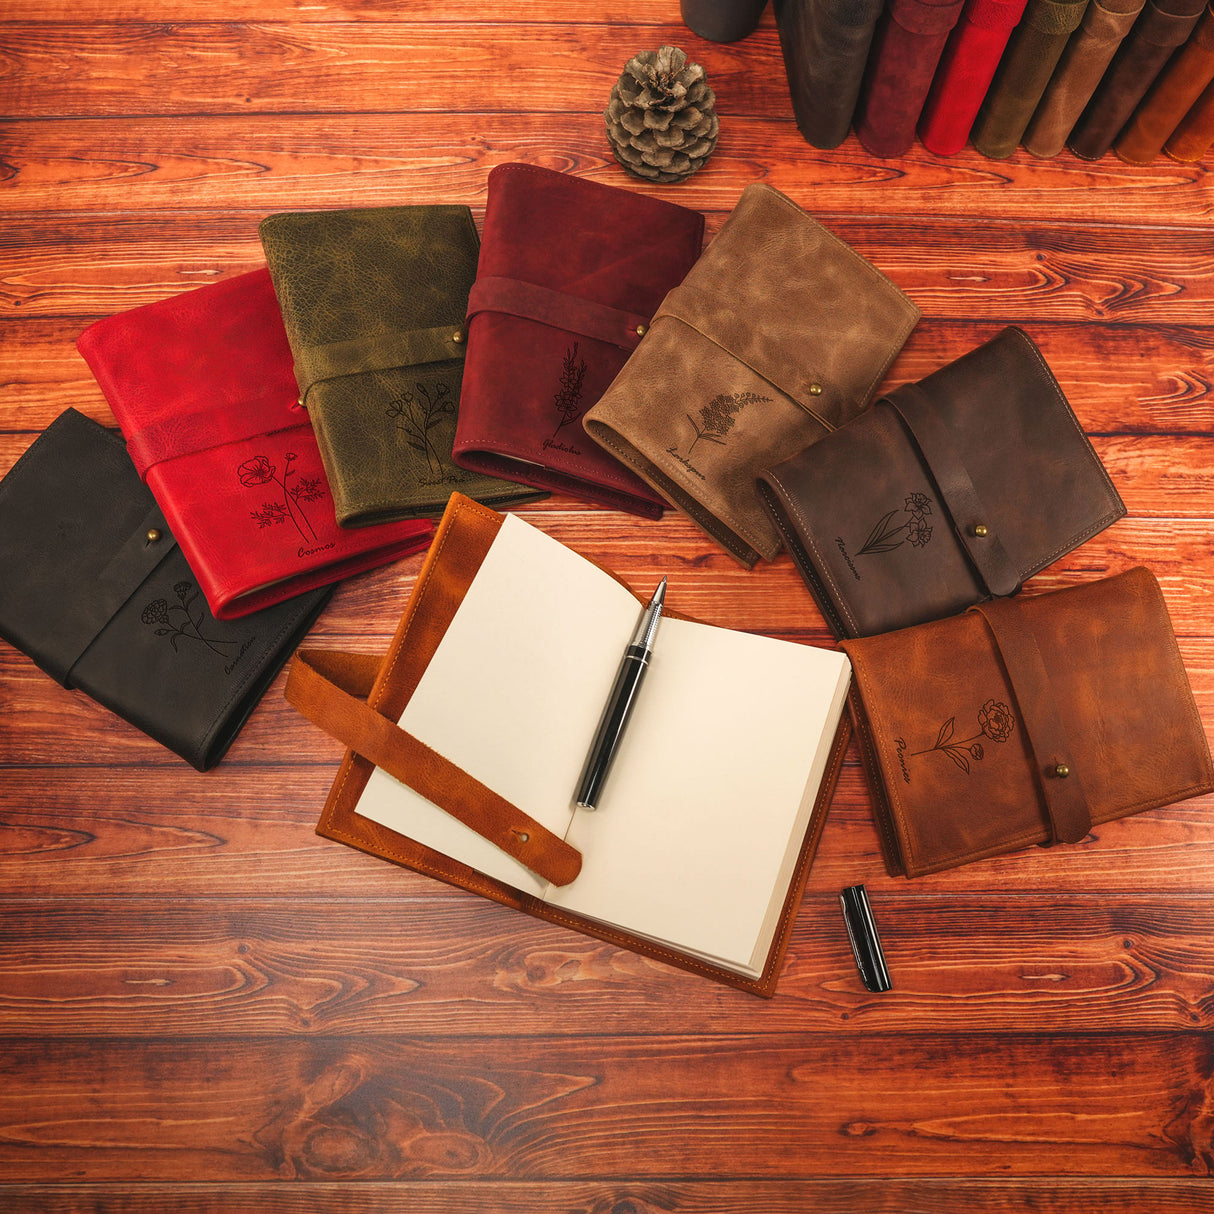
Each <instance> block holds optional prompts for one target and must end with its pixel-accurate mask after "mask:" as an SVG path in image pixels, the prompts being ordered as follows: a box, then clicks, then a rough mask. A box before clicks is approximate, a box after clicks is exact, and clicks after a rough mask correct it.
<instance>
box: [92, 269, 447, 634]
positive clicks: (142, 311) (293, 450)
mask: <svg viewBox="0 0 1214 1214" xmlns="http://www.w3.org/2000/svg"><path fill="white" fill-rule="evenodd" d="M76 345H77V348H78V349H79V350H80V353H81V354H82V355H83V356H84V358H85V361H86V362H87V363H88V364H89V367H90V368H91V370H92V372H93V374H94V375H95V376H96V377H97V382H98V383H99V384H100V385H101V388H102V391H103V392H104V393H105V395H106V399H107V400H108V401H109V403H110V407H111V408H112V409H113V411H114V416H115V417H116V418H117V419H118V424H119V425H120V426H121V427H122V432H123V434H124V435H125V436H126V440H127V450H128V451H129V452H130V455H131V458H132V459H133V461H134V463H135V467H136V468H137V469H138V470H139V475H140V476H141V477H142V478H143V480H144V482H145V483H146V484H147V486H148V488H149V489H150V490H151V491H152V495H153V496H154V497H155V499H156V502H157V504H158V505H159V507H160V509H161V510H163V511H164V516H165V518H166V520H167V521H168V524H169V526H170V528H171V529H172V531H173V535H174V536H175V537H176V540H177V543H178V544H179V545H180V546H181V550H182V552H183V553H184V554H185V557H186V560H187V561H188V562H189V564H190V568H191V569H193V571H194V573H195V575H196V577H197V578H198V583H199V585H200V587H201V588H202V591H203V593H204V594H205V596H206V600H207V602H208V604H209V605H210V607H211V610H212V611H213V612H214V613H215V616H216V618H217V619H235V618H236V617H238V616H243V615H248V614H249V613H250V612H253V611H259V610H261V609H262V608H264V607H268V606H270V605H271V604H273V603H281V602H282V601H283V600H285V599H289V598H293V597H294V596H295V595H297V594H301V593H303V592H304V591H305V590H312V589H315V588H316V587H318V586H326V585H329V584H330V583H332V582H336V581H338V580H339V579H341V578H344V577H349V576H350V575H351V574H354V573H359V572H361V571H362V570H364V569H374V568H376V567H377V566H379V565H383V564H385V563H387V562H388V561H394V560H396V559H398V558H399V557H402V556H405V555H407V554H408V553H411V552H416V551H418V550H419V549H421V548H424V547H425V546H426V544H428V543H429V541H430V537H431V536H432V535H433V533H434V528H433V524H432V523H430V522H429V521H426V520H423V521H416V522H398V523H384V524H379V525H377V526H373V527H365V528H362V529H361V530H357V531H354V530H345V529H343V528H341V527H339V526H338V525H337V520H336V518H335V516H334V511H333V499H332V497H331V496H330V493H329V486H328V482H327V481H326V479H325V473H324V468H323V466H322V465H321V460H320V452H319V450H318V449H317V446H316V438H315V437H314V435H313V433H312V425H311V423H310V422H309V420H308V415H307V413H305V412H304V411H303V410H301V409H298V408H297V407H296V399H297V396H298V393H297V391H296V386H295V376H294V372H293V371H292V363H291V351H290V347H289V346H288V345H287V338H286V334H285V332H284V330H283V324H282V317H281V316H280V314H279V311H278V304H277V301H276V299H275V296H274V288H273V286H272V284H271V282H270V275H269V273H268V272H267V271H266V270H255V271H254V272H253V273H251V274H241V275H238V276H237V277H235V278H228V279H225V280H224V281H222V282H217V283H212V284H210V285H208V286H205V287H199V288H198V289H197V290H195V291H187V292H186V293H185V294H183V295H177V296H175V297H173V298H172V299H165V300H161V301H159V302H157V303H153V304H147V305H145V306H144V307H141V308H135V309H133V310H132V311H129V312H121V313H119V314H118V315H116V316H110V317H107V318H106V319H105V320H100V321H98V322H97V323H96V324H93V325H90V326H89V328H87V329H85V331H84V332H83V333H82V334H81V335H80V337H79V339H78V340H77V342H76Z"/></svg>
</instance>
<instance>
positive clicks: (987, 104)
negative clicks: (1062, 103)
mask: <svg viewBox="0 0 1214 1214" xmlns="http://www.w3.org/2000/svg"><path fill="white" fill-rule="evenodd" d="M1087 6H1088V0H1029V3H1028V7H1027V8H1026V9H1025V10H1024V17H1023V18H1022V19H1021V21H1020V24H1019V25H1018V26H1017V27H1016V29H1015V30H1014V31H1013V32H1012V37H1011V40H1010V41H1009V42H1008V48H1007V51H1006V52H1005V53H1004V56H1003V58H1002V60H1000V63H999V67H998V70H997V71H996V72H995V78H994V80H993V81H992V82H991V88H990V91H989V92H988V93H987V95H986V100H985V101H984V102H983V103H982V109H981V110H980V111H979V113H978V117H977V119H976V121H975V122H974V129H973V131H972V132H971V133H970V140H971V142H972V143H973V145H974V147H976V148H977V149H978V151H980V152H981V153H982V154H983V155H984V156H988V157H990V158H991V159H992V160H1004V159H1006V158H1007V157H1008V156H1010V155H1011V154H1012V153H1013V152H1014V151H1015V150H1016V148H1017V146H1018V145H1019V143H1020V137H1021V136H1022V135H1023V134H1024V131H1025V128H1026V127H1027V126H1028V124H1029V120H1030V119H1031V118H1032V117H1033V111H1034V110H1036V108H1037V103H1038V102H1039V101H1040V100H1041V95H1042V94H1043V93H1044V92H1045V89H1046V85H1048V84H1049V82H1050V77H1051V76H1052V75H1053V74H1054V68H1055V67H1056V66H1057V65H1058V60H1059V58H1061V56H1062V52H1063V50H1064V49H1065V47H1066V44H1067V40H1068V39H1069V38H1070V36H1071V33H1072V32H1073V31H1074V30H1075V29H1076V28H1077V27H1078V25H1079V23H1080V21H1081V20H1083V13H1084V10H1085V9H1086V8H1087Z"/></svg>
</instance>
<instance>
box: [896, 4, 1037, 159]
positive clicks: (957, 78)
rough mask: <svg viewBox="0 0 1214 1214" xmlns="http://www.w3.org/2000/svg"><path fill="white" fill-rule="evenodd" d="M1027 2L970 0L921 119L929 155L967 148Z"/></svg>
mask: <svg viewBox="0 0 1214 1214" xmlns="http://www.w3.org/2000/svg"><path fill="white" fill-rule="evenodd" d="M1026 2H1027V0H968V3H967V4H966V6H965V9H964V10H963V12H962V14H961V19H960V21H958V22H957V25H956V28H955V29H954V30H953V32H952V33H951V34H950V35H949V39H948V42H947V43H946V44H945V47H944V52H943V54H941V56H940V66H939V67H938V68H937V69H936V75H935V78H934V79H933V80H932V86H931V90H930V91H929V93H928V95H927V101H926V102H924V105H923V113H922V114H921V115H920V117H919V138H920V139H921V140H922V141H923V146H924V147H925V148H927V150H928V151H929V152H934V153H935V154H936V155H937V156H952V155H955V154H956V153H957V152H959V151H961V149H962V148H963V147H965V143H966V140H967V139H969V134H970V128H971V127H972V126H973V125H974V119H975V118H976V117H977V116H978V110H979V108H980V107H981V105H982V101H983V98H985V97H986V91H987V89H988V88H990V84H991V80H992V79H993V78H994V75H995V68H996V67H998V65H999V58H1000V56H1001V55H1002V54H1003V49H1004V47H1006V46H1007V41H1008V38H1010V37H1011V34H1012V30H1014V29H1015V28H1016V23H1017V22H1018V21H1019V20H1020V18H1021V16H1022V15H1023V14H1024V6H1025V3H1026Z"/></svg>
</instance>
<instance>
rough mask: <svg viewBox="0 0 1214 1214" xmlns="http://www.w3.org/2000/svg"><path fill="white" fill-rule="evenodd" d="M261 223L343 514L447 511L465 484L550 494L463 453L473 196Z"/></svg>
mask: <svg viewBox="0 0 1214 1214" xmlns="http://www.w3.org/2000/svg"><path fill="white" fill-rule="evenodd" d="M260 234H261V242H262V246H263V247H264V249H265V254H266V261H267V262H268V264H269V267H270V276H271V278H272V279H273V281H274V290H275V293H276V294H277V296H278V305H279V307H280V309H281V310H282V318H283V323H284V325H285V327H286V331H287V339H288V340H289V342H290V343H291V354H292V357H293V359H294V362H295V379H296V381H297V383H298V385H299V403H300V406H301V407H303V408H305V409H307V410H308V415H309V416H310V418H311V420H312V427H313V429H314V430H315V431H316V440H317V443H318V444H319V446H320V455H321V460H322V461H323V463H324V466H325V472H326V474H327V475H328V478H329V487H330V489H331V490H332V492H333V502H334V507H335V509H336V513H337V521H338V523H340V524H341V525H342V526H343V527H361V526H366V525H367V524H369V523H382V522H387V521H389V520H391V519H405V518H423V517H427V516H431V515H439V514H441V513H442V511H443V508H444V507H445V506H446V504H447V499H448V497H450V495H451V492H452V490H454V489H458V490H459V491H460V492H461V493H464V494H466V495H467V496H468V497H471V498H474V499H476V500H477V501H480V502H485V503H488V504H492V505H496V506H503V505H512V504H515V503H518V502H522V501H532V500H534V499H536V498H540V497H545V496H546V494H544V493H539V492H536V491H535V490H534V489H530V488H528V487H526V486H523V485H516V484H513V483H512V482H509V481H502V480H498V479H497V478H496V477H492V476H484V475H482V474H480V473H476V472H468V471H466V470H465V469H463V468H459V467H456V465H455V462H454V460H453V459H452V458H451V444H452V442H453V441H454V438H455V422H456V412H457V409H458V407H459V393H460V383H461V380H462V378H463V371H464V328H463V325H464V313H465V311H466V309H467V306H468V292H469V291H470V290H471V288H472V283H473V280H474V279H475V278H476V261H477V255H478V253H479V251H480V242H479V241H478V239H477V235H476V226H475V225H474V224H473V222H472V212H471V211H470V210H469V209H468V208H467V207H465V206H410V207H368V208H357V209H352V210H345V211H303V212H289V213H286V214H281V215H271V216H269V217H268V218H267V219H264V220H263V221H262V223H261V228H260Z"/></svg>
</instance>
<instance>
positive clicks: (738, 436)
mask: <svg viewBox="0 0 1214 1214" xmlns="http://www.w3.org/2000/svg"><path fill="white" fill-rule="evenodd" d="M918 319H919V309H918V308H917V307H916V306H915V305H914V304H913V303H912V302H911V301H910V300H909V299H908V298H907V297H906V296H905V295H904V294H903V293H902V292H901V291H900V290H899V289H898V287H896V286H895V285H894V284H893V283H892V282H891V281H890V280H889V279H888V278H886V276H885V275H884V274H882V273H881V271H880V270H878V269H877V267H876V266H874V265H872V263H871V262H868V261H866V260H865V259H864V258H863V257H861V256H860V254H859V253H857V252H856V251H855V250H854V249H853V248H851V247H850V246H848V245H846V244H844V243H843V241H841V240H839V239H838V237H836V236H833V235H832V234H831V233H830V232H828V231H827V230H826V229H825V228H824V227H822V225H821V224H819V223H818V222H817V221H816V220H814V219H812V218H810V216H809V215H807V214H806V213H805V212H804V211H803V210H801V208H800V207H799V206H797V204H796V203H795V202H793V201H792V200H791V199H790V198H786V197H785V196H784V195H783V194H781V193H780V192H779V191H778V190H773V189H772V188H771V187H770V186H768V185H764V184H762V183H755V184H754V185H749V186H747V187H746V189H745V190H744V191H743V192H742V197H741V199H740V200H739V202H738V205H737V206H736V207H735V208H734V210H733V213H732V214H731V215H730V216H729V218H728V219H727V220H726V221H725V224H724V226H723V227H722V228H721V231H720V233H719V234H718V235H717V237H716V238H715V239H714V240H713V241H712V243H711V244H710V245H709V246H708V248H707V249H706V250H705V251H704V253H703V255H702V256H701V257H700V260H699V261H698V262H696V264H695V265H694V266H693V267H692V269H691V272H690V273H689V274H688V275H687V277H686V278H685V279H684V280H683V282H682V284H681V285H680V286H678V287H676V288H675V289H674V290H673V291H671V292H670V294H669V295H667V296H666V298H665V300H664V301H663V303H662V306H661V307H660V308H659V309H658V311H657V314H656V315H655V317H654V320H653V323H652V325H651V326H650V328H649V332H648V333H647V334H646V335H645V337H644V338H643V339H642V341H641V344H640V345H639V346H638V347H637V348H636V350H635V351H634V352H633V354H632V357H631V358H629V360H628V362H627V363H626V364H625V366H624V369H623V370H622V371H621V372H620V373H619V375H618V376H617V377H616V379H615V382H614V383H613V384H612V385H611V386H610V387H609V388H608V389H607V391H606V392H605V393H604V395H603V397H602V399H601V400H600V401H599V403H598V404H597V405H595V406H594V407H593V408H592V409H590V410H589V411H588V412H587V413H586V416H585V418H584V419H583V424H584V425H585V427H586V430H587V432H588V433H589V434H590V435H591V437H593V438H594V439H595V440H596V441H597V442H599V443H601V444H602V445H603V446H605V447H606V448H607V449H608V450H609V451H610V452H612V453H613V454H614V455H615V456H616V457H617V458H618V459H620V460H622V461H623V462H624V463H625V464H627V465H628V466H629V467H631V468H633V469H634V470H635V471H636V472H638V473H639V474H640V475H641V476H642V477H643V478H644V479H645V480H646V481H648V482H649V483H650V484H651V485H653V487H654V488H655V489H657V490H658V492H659V493H661V494H662V495H663V496H664V497H666V499H667V500H668V501H670V502H671V503H672V504H674V505H675V506H678V507H679V508H680V509H681V510H683V511H684V512H685V513H686V514H687V515H688V516H689V517H690V518H691V519H692V521H693V522H695V523H696V524H698V525H699V526H700V527H702V528H703V529H704V530H705V531H706V532H707V533H708V534H709V535H710V536H711V537H712V538H713V539H714V540H716V541H717V543H719V544H721V545H722V546H723V547H724V548H725V549H726V551H728V552H729V553H730V554H731V555H733V556H734V557H736V558H737V559H738V560H739V561H741V562H742V563H743V564H744V565H747V566H749V565H753V564H754V563H755V561H757V560H758V559H759V558H760V557H761V558H763V559H764V560H771V559H772V558H774V557H775V556H776V554H777V553H778V552H779V550H780V537H779V535H778V534H777V532H776V529H775V527H774V525H773V524H772V522H771V520H770V519H768V518H767V516H766V514H765V513H764V511H763V507H762V505H761V504H760V502H759V497H758V494H757V492H756V490H755V477H756V476H757V475H758V474H759V473H760V472H761V471H762V470H763V469H764V468H769V467H771V466H772V465H773V464H776V463H779V462H780V461H781V460H783V459H786V458H787V457H788V456H790V455H792V454H793V453H794V452H796V451H800V450H801V449H802V448H803V447H807V446H809V444H810V443H812V442H815V441H816V440H817V439H819V438H821V436H822V435H823V434H826V433H827V432H828V431H830V430H833V429H834V428H835V427H836V426H838V425H841V424H842V423H843V422H845V421H846V420H847V419H848V418H849V417H852V416H854V415H855V414H856V413H858V412H859V411H860V410H861V409H862V408H864V406H865V405H866V404H868V401H869V398H870V397H871V396H872V394H873V392H874V391H875V390H876V387H877V385H878V384H879V383H880V382H881V379H882V377H883V376H884V374H885V371H886V368H887V367H888V366H889V364H890V363H891V362H892V361H893V360H894V357H895V356H896V355H897V353H898V351H899V350H900V349H901V348H902V344H903V343H904V342H905V341H906V339H907V337H908V336H909V334H910V331H911V329H912V328H913V327H914V325H915V322H916V321H917V320H918Z"/></svg>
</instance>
